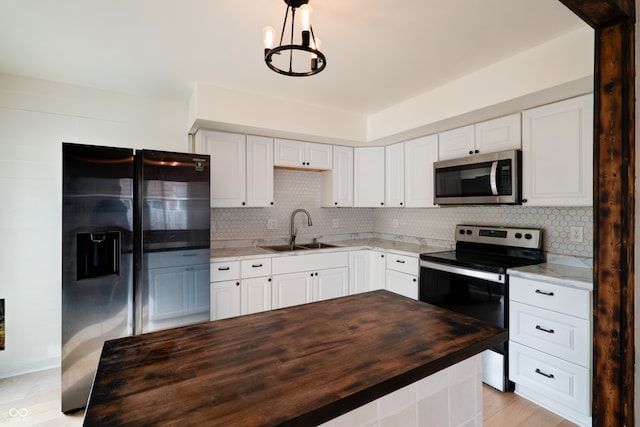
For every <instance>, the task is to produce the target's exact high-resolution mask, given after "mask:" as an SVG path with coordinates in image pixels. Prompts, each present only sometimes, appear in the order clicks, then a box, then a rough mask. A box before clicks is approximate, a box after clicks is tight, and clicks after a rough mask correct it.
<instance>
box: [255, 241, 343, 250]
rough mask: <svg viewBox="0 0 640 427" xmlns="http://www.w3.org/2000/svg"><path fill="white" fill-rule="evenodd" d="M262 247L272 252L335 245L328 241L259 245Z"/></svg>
mask: <svg viewBox="0 0 640 427" xmlns="http://www.w3.org/2000/svg"><path fill="white" fill-rule="evenodd" d="M260 247H261V248H263V249H268V250H270V251H274V252H293V251H307V250H311V249H325V248H335V245H330V244H329V243H321V242H315V243H308V244H305V245H293V246H292V245H274V246H260Z"/></svg>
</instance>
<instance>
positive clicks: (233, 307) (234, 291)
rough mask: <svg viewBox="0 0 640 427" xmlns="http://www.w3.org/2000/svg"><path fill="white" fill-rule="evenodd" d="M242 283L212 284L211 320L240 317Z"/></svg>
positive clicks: (234, 281)
mask: <svg viewBox="0 0 640 427" xmlns="http://www.w3.org/2000/svg"><path fill="white" fill-rule="evenodd" d="M240 312H241V311H240V281H237V280H229V281H227V282H215V283H212V284H211V315H210V318H211V320H219V319H226V318H228V317H234V316H239V315H240Z"/></svg>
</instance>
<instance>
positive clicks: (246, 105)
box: [189, 84, 367, 145]
mask: <svg viewBox="0 0 640 427" xmlns="http://www.w3.org/2000/svg"><path fill="white" fill-rule="evenodd" d="M366 120H367V118H366V115H364V114H355V113H350V112H344V111H338V110H335V109H329V108H323V107H319V106H314V105H310V104H305V103H302V102H294V101H290V100H284V99H275V98H270V97H267V96H262V95H257V94H249V93H244V92H240V91H235V90H230V89H225V88H221V87H217V86H213V85H204V84H197V85H196V87H195V89H194V91H193V95H192V96H191V100H190V103H189V125H190V126H191V131H192V132H195V130H197V129H198V128H208V129H216V130H221V131H228V132H242V133H251V134H255V135H265V136H274V137H281V138H293V139H305V140H307V141H314V142H326V143H336V144H342V145H352V144H353V142H358V141H364V140H366V123H367V122H366Z"/></svg>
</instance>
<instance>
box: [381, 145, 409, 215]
mask: <svg viewBox="0 0 640 427" xmlns="http://www.w3.org/2000/svg"><path fill="white" fill-rule="evenodd" d="M384 170H385V191H384V198H385V206H387V207H396V208H397V207H403V206H404V142H401V143H399V144H393V145H387V146H386V147H385V168H384Z"/></svg>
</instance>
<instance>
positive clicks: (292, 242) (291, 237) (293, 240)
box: [289, 209, 313, 247]
mask: <svg viewBox="0 0 640 427" xmlns="http://www.w3.org/2000/svg"><path fill="white" fill-rule="evenodd" d="M298 212H304V213H305V214H306V215H307V225H308V226H309V227H311V226H312V225H313V223H312V222H311V214H310V213H309V211H307V210H306V209H296V210H295V211H293V212H292V213H291V223H290V224H289V244H290V245H291V246H292V247H293V245H295V244H296V236H297V234H298V230H297V229H296V228H295V227H294V219H295V217H296V214H297V213H298Z"/></svg>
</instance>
